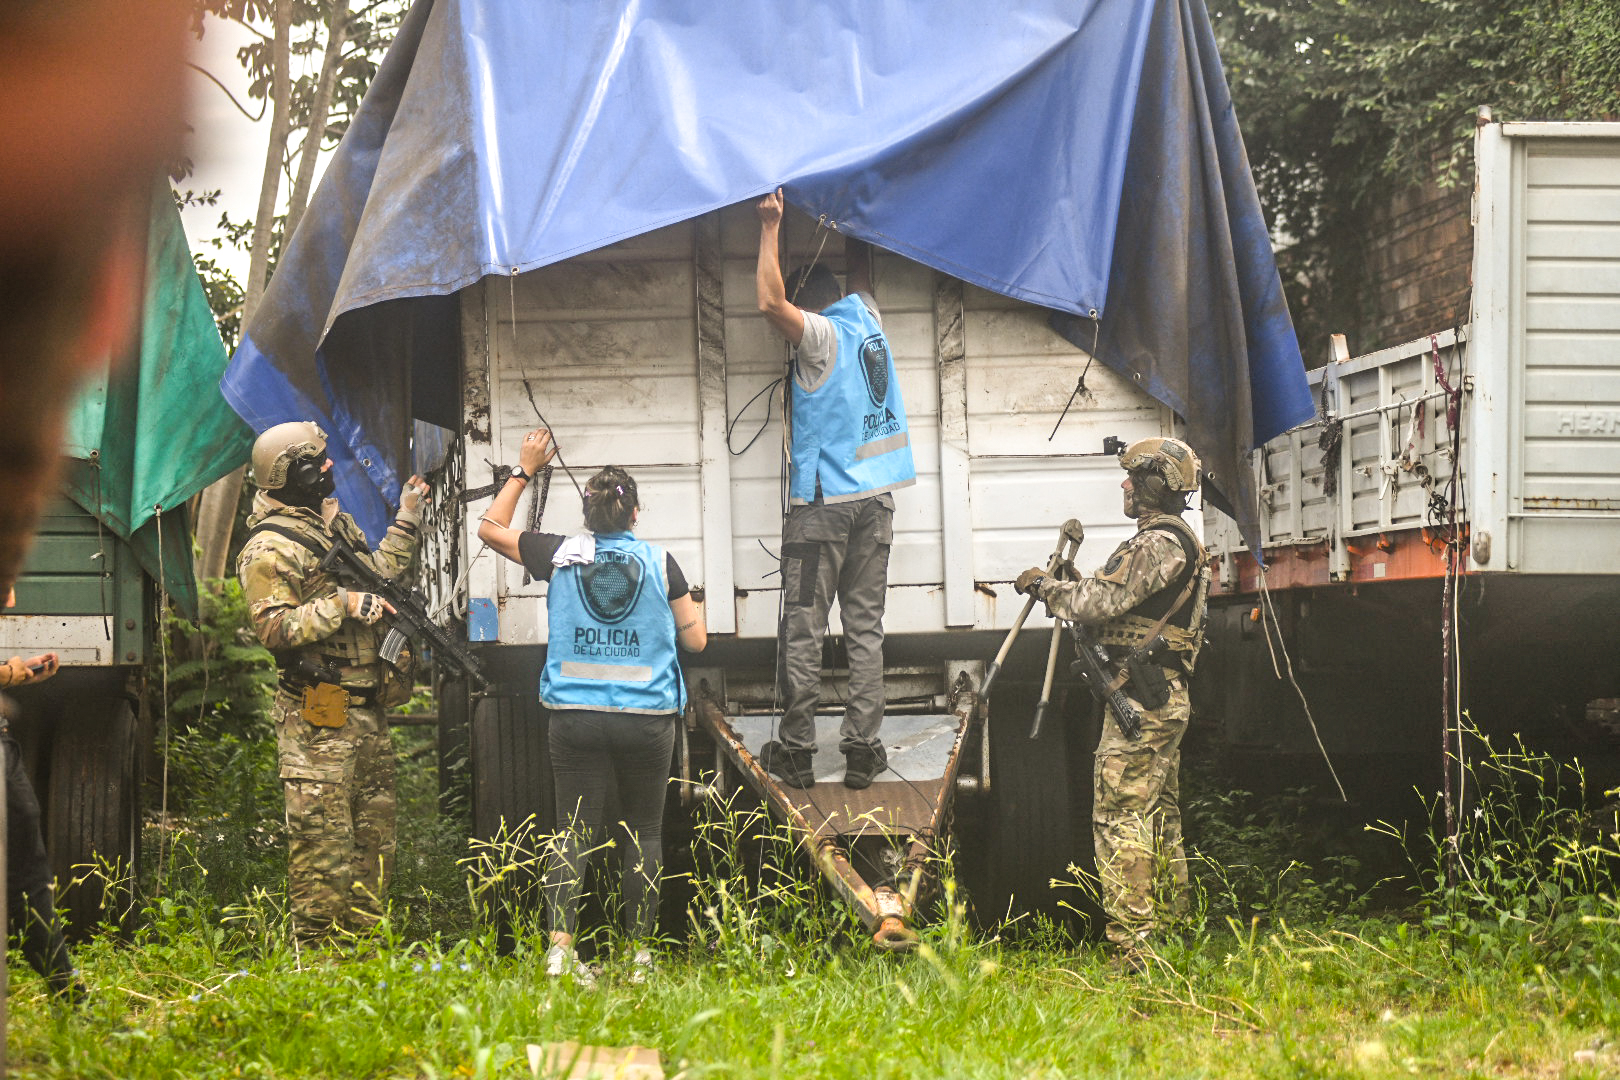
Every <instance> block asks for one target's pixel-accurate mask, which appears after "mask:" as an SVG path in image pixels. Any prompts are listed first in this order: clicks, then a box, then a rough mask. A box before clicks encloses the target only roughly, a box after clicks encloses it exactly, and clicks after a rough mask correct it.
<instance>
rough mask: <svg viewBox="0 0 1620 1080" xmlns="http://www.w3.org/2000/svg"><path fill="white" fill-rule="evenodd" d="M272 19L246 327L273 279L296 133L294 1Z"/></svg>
mask: <svg viewBox="0 0 1620 1080" xmlns="http://www.w3.org/2000/svg"><path fill="white" fill-rule="evenodd" d="M271 13H272V14H271V17H272V18H273V19H274V20H275V36H274V39H273V44H272V54H271V64H270V98H271V104H272V108H271V113H270V142H269V145H268V146H266V147H265V151H264V175H263V179H262V180H261V181H260V184H259V210H258V214H257V216H256V217H254V219H253V248H252V250H251V252H250V253H249V261H248V279H247V285H246V287H245V288H244V289H243V290H242V291H243V296H242V325H243V327H244V328H245V327H246V326H247V325H248V324H249V323H250V322H252V321H253V313H254V312H255V311H256V310H257V309H258V306H259V301H260V300H261V299H262V298H263V297H264V287H265V284H266V283H267V282H268V281H269V280H270V244H271V241H272V230H273V229H274V227H275V221H276V201H277V197H278V196H279V195H280V194H281V168H282V163H283V161H285V160H286V157H287V139H288V137H289V136H290V135H291V134H292V18H293V0H274V5H273V7H272V8H271Z"/></svg>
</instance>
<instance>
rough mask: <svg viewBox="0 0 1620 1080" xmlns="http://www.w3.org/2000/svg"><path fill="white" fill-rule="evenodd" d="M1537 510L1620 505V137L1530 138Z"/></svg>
mask: <svg viewBox="0 0 1620 1080" xmlns="http://www.w3.org/2000/svg"><path fill="white" fill-rule="evenodd" d="M1522 175H1523V178H1524V190H1523V199H1522V205H1523V208H1524V221H1523V226H1522V227H1523V233H1522V235H1521V239H1520V252H1521V254H1520V257H1519V260H1518V272H1519V275H1520V280H1521V281H1522V282H1523V289H1524V296H1523V304H1524V308H1523V319H1522V327H1523V330H1522V338H1521V341H1520V348H1521V350H1522V357H1523V376H1522V382H1521V384H1520V387H1521V390H1520V392H1521V394H1522V399H1521V400H1522V415H1521V418H1520V420H1519V423H1520V431H1521V441H1520V447H1519V451H1520V452H1519V456H1518V464H1519V469H1518V473H1519V475H1518V488H1519V490H1518V496H1519V497H1518V499H1517V500H1515V502H1516V506H1515V507H1514V509H1516V510H1519V511H1522V512H1524V513H1525V514H1526V515H1536V514H1545V513H1558V512H1565V511H1595V512H1611V513H1612V512H1614V511H1620V148H1617V146H1616V143H1615V142H1614V141H1612V140H1604V141H1597V140H1583V141H1581V142H1564V141H1543V140H1530V141H1527V142H1526V143H1524V144H1523V161H1522Z"/></svg>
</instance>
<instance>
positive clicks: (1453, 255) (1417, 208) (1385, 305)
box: [1350, 178, 1474, 354]
mask: <svg viewBox="0 0 1620 1080" xmlns="http://www.w3.org/2000/svg"><path fill="white" fill-rule="evenodd" d="M1470 197H1471V191H1470V188H1469V184H1468V182H1467V178H1464V181H1463V182H1462V183H1460V184H1458V185H1457V186H1455V187H1451V188H1442V187H1440V186H1439V185H1438V184H1435V183H1428V184H1422V185H1417V186H1413V187H1410V188H1407V189H1406V190H1404V191H1398V192H1396V193H1395V194H1394V195H1393V197H1391V199H1390V200H1389V202H1388V203H1387V204H1386V205H1385V206H1384V207H1382V208H1380V209H1377V210H1375V211H1374V212H1373V213H1372V214H1371V215H1370V217H1369V219H1368V229H1367V233H1368V237H1369V239H1368V242H1367V248H1366V251H1367V286H1368V287H1367V293H1366V296H1367V302H1368V303H1367V308H1368V310H1367V313H1366V314H1367V321H1366V327H1367V329H1366V334H1367V340H1365V341H1351V342H1350V348H1351V352H1352V353H1354V354H1361V353H1366V352H1371V351H1372V350H1374V349H1382V348H1386V347H1388V346H1390V345H1399V344H1400V343H1401V342H1404V341H1411V340H1412V339H1414V338H1417V337H1422V336H1423V335H1425V334H1432V333H1434V332H1435V331H1437V330H1443V329H1447V328H1449V327H1451V326H1453V325H1455V324H1456V323H1458V322H1466V321H1467V320H1468V292H1469V277H1470V274H1471V270H1472V266H1471V264H1472V260H1473V252H1474V234H1473V229H1472V228H1471V227H1470V226H1469V223H1468V211H1469V202H1470Z"/></svg>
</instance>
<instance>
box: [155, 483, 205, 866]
mask: <svg viewBox="0 0 1620 1080" xmlns="http://www.w3.org/2000/svg"><path fill="white" fill-rule="evenodd" d="M152 509H153V513H154V514H155V515H156V521H157V562H158V565H157V569H158V610H157V623H158V626H157V630H158V635H157V638H158V660H159V665H160V667H161V669H162V672H163V695H162V698H161V705H160V714H159V716H158V724H159V726H160V727H161V728H162V731H163V781H162V785H161V787H160V789H159V796H158V859H157V865H158V877H157V893H158V895H159V896H162V895H163V886H164V884H165V883H166V882H167V881H168V880H169V873H170V871H171V869H172V868H171V867H170V866H168V865H167V864H166V863H165V862H164V857H165V852H167V855H168V857H169V858H170V859H172V858H173V857H174V847H173V845H171V844H169V843H167V841H168V838H169V628H168V626H167V625H166V623H167V618H168V614H169V587H168V575H167V574H166V573H165V571H164V568H163V505H162V504H161V503H159V504H157V505H155V506H154V507H153V508H152ZM205 696H206V695H205Z"/></svg>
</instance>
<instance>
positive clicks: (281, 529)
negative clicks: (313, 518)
mask: <svg viewBox="0 0 1620 1080" xmlns="http://www.w3.org/2000/svg"><path fill="white" fill-rule="evenodd" d="M267 532H273V533H275V534H277V535H278V536H285V537H286V538H287V539H289V540H292V541H295V542H296V543H298V544H301V545H302V546H304V547H306V548H308V549H309V550H310V551H312V552H314V553H315V555H316V557H317V558H321V559H324V558H326V553H327V552H328V551H331V550H332V545H331V544H322V543H320V542H319V541H318V540H316V539H314V538H313V537H311V536H309V535H308V534H307V533H304V532H301V531H300V530H298V529H292V528H288V527H287V526H286V525H277V524H276V523H275V521H274V520H273V519H270V518H266V519H265V520H263V521H261V522H259V523H258V524H257V525H255V526H253V528H251V529H249V530H248V534H247V538H248V540H252V539H253V538H254V537H255V536H258V535H259V534H260V533H267Z"/></svg>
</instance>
